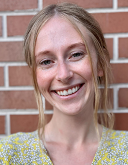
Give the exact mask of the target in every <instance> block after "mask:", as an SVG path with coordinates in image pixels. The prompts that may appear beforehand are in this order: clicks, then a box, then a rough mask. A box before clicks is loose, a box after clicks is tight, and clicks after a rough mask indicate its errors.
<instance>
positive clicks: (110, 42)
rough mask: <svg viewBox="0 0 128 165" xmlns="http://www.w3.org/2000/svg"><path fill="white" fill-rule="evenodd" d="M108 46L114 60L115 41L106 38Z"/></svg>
mask: <svg viewBox="0 0 128 165" xmlns="http://www.w3.org/2000/svg"><path fill="white" fill-rule="evenodd" d="M105 41H106V44H107V48H108V51H109V54H110V58H111V59H112V58H113V39H112V38H106V39H105Z"/></svg>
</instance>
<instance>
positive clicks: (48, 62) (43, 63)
mask: <svg viewBox="0 0 128 165" xmlns="http://www.w3.org/2000/svg"><path fill="white" fill-rule="evenodd" d="M46 63H47V64H46ZM50 63H51V60H44V61H41V62H40V64H41V65H50Z"/></svg>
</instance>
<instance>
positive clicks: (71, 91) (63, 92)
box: [54, 84, 83, 96]
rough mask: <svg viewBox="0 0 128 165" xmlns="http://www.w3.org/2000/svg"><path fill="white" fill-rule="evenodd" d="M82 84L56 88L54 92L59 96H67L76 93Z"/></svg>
mask: <svg viewBox="0 0 128 165" xmlns="http://www.w3.org/2000/svg"><path fill="white" fill-rule="evenodd" d="M82 86H83V84H80V85H76V86H74V87H72V88H70V89H67V90H57V91H54V92H55V93H57V94H58V95H59V96H68V95H72V94H74V93H76V92H77V91H78V90H79V89H80V88H81V87H82Z"/></svg>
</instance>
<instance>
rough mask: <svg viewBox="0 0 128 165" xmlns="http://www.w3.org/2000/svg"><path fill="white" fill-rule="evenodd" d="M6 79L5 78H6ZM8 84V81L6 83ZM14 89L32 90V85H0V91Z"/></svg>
mask: <svg viewBox="0 0 128 165" xmlns="http://www.w3.org/2000/svg"><path fill="white" fill-rule="evenodd" d="M6 81H7V80H6ZM6 86H8V83H7V84H6ZM12 90H13V91H16V90H22V91H24V90H34V87H33V86H8V87H0V91H12Z"/></svg>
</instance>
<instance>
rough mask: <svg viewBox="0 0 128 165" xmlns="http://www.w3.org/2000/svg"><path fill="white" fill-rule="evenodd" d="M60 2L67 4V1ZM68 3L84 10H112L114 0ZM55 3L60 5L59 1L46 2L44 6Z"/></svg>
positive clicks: (76, 0)
mask: <svg viewBox="0 0 128 165" xmlns="http://www.w3.org/2000/svg"><path fill="white" fill-rule="evenodd" d="M59 2H65V0H59ZM66 2H71V3H76V4H78V5H79V6H82V7H83V8H111V7H112V4H113V2H112V0H107V1H106V0H91V1H90V0H86V1H84V0H79V1H78V0H67V1H66ZM53 3H58V0H44V1H43V6H47V5H50V4H53Z"/></svg>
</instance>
